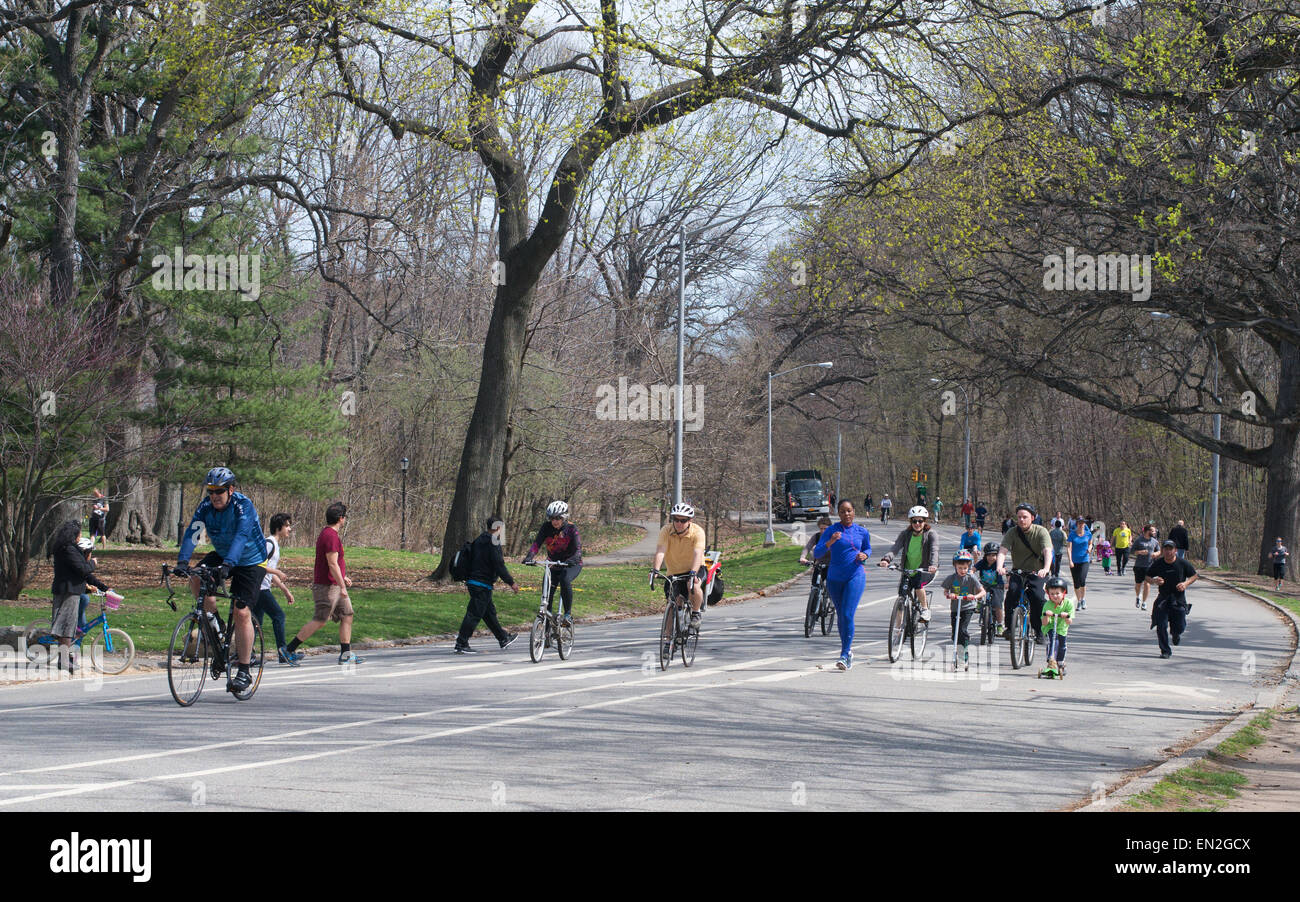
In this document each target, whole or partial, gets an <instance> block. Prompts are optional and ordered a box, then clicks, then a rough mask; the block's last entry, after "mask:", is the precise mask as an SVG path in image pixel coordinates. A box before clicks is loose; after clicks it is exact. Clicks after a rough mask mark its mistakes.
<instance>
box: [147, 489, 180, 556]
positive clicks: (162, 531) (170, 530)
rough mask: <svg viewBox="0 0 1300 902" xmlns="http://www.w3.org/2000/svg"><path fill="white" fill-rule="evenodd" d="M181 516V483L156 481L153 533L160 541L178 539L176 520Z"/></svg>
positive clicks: (167, 541)
mask: <svg viewBox="0 0 1300 902" xmlns="http://www.w3.org/2000/svg"><path fill="white" fill-rule="evenodd" d="M180 517H181V484H180V483H179V482H159V483H158V513H157V514H155V515H154V518H153V534H154V537H155V538H157V539H158V541H160V542H166V543H169V542H175V541H177V540H178V538H179V536H178V535H177V532H176V530H177V521H178V520H180Z"/></svg>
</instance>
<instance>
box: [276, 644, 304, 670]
mask: <svg viewBox="0 0 1300 902" xmlns="http://www.w3.org/2000/svg"><path fill="white" fill-rule="evenodd" d="M277 651H278V652H279V653H280V663H281V664H288V665H289V666H290V667H297V666H298V662H299V661H300V660H302V652H300V651H289V649H287V648H285V647H284V646H283V645H281V646H280V647H279V648H278V649H277Z"/></svg>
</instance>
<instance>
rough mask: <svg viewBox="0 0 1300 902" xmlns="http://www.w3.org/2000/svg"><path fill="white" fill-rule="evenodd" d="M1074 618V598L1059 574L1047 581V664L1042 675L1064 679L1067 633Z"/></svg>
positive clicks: (1045, 633)
mask: <svg viewBox="0 0 1300 902" xmlns="http://www.w3.org/2000/svg"><path fill="white" fill-rule="evenodd" d="M1073 619H1074V599H1072V598H1070V597H1069V594H1068V592H1067V591H1066V582H1065V580H1064V579H1062V578H1061V577H1059V576H1053V577H1052V578H1051V579H1049V580H1048V581H1047V603H1046V604H1044V605H1043V633H1044V635H1045V636H1046V638H1047V666H1046V667H1045V668H1043V672H1042V673H1040V674H1039V676H1040V677H1046V678H1047V679H1049V680H1050V679H1062V678H1064V677H1065V635H1066V633H1068V632H1069V631H1070V621H1071V620H1073Z"/></svg>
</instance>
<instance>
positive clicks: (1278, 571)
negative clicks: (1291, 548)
mask: <svg viewBox="0 0 1300 902" xmlns="http://www.w3.org/2000/svg"><path fill="white" fill-rule="evenodd" d="M1273 578H1274V579H1286V564H1274V565H1273Z"/></svg>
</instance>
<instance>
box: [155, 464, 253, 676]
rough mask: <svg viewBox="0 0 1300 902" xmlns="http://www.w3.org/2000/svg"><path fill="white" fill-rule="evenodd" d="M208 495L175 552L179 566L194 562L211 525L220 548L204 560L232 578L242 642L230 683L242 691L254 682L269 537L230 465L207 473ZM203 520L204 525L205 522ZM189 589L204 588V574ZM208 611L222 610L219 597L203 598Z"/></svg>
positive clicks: (235, 625) (237, 636) (235, 622)
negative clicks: (256, 623) (257, 608)
mask: <svg viewBox="0 0 1300 902" xmlns="http://www.w3.org/2000/svg"><path fill="white" fill-rule="evenodd" d="M206 483H207V497H206V498H204V499H203V501H202V502H200V503H199V506H198V509H197V510H195V511H194V517H193V519H192V520H190V525H189V526H188V527H187V528H186V529H185V537H184V538H183V539H182V541H181V549H180V552H179V553H178V554H177V555H176V566H178V567H185V566H188V565H189V562H190V555H192V554H193V553H194V546H195V545H197V544H198V540H199V533H200V531H201V530H202V529H206V530H207V533H208V541H210V542H211V543H212V547H213V548H215V549H216V550H215V551H211V552H209V553H208V554H207V555H206V556H205V557H204V558H203V560H201V561H199V563H200V564H204V565H206V566H208V567H220V568H221V576H222V578H223V579H229V580H230V597H231V598H232V599H234V602H235V613H234V620H233V623H232V624H231V628H232V629H233V630H234V631H235V632H234V635H235V639H236V642H237V645H238V654H239V672H238V673H236V674H235V676H234V677H233V678H232V679H231V681H230V688H231V689H232V690H234V691H235V692H243V691H244V690H245V689H247V688H248V687H249V686H250V685H252V677H251V676H250V675H249V673H248V662H249V661H250V660H251V659H252V650H253V617H252V607H253V606H254V605H255V604H257V595H258V592H259V591H260V589H261V587H262V579H263V577H265V576H266V568H265V567H264V566H263V565H264V563H265V561H266V538H265V537H264V536H263V535H262V527H261V525H260V524H259V523H258V522H257V509H256V508H255V507H253V502H252V499H250V498H248V497H247V496H246V495H242V494H240V493H239V492H236V491H235V474H234V473H232V472H230V470H228V469H226V468H225V467H213V468H212V469H211V470H209V471H208V478H207V480H206ZM200 524H201V525H200ZM190 590H191V591H192V592H193V593H194V594H196V595H197V594H198V591H199V578H198V577H197V576H192V577H190ZM203 609H204V610H205V611H209V612H215V611H216V610H217V599H216V598H215V597H208V598H205V599H203Z"/></svg>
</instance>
